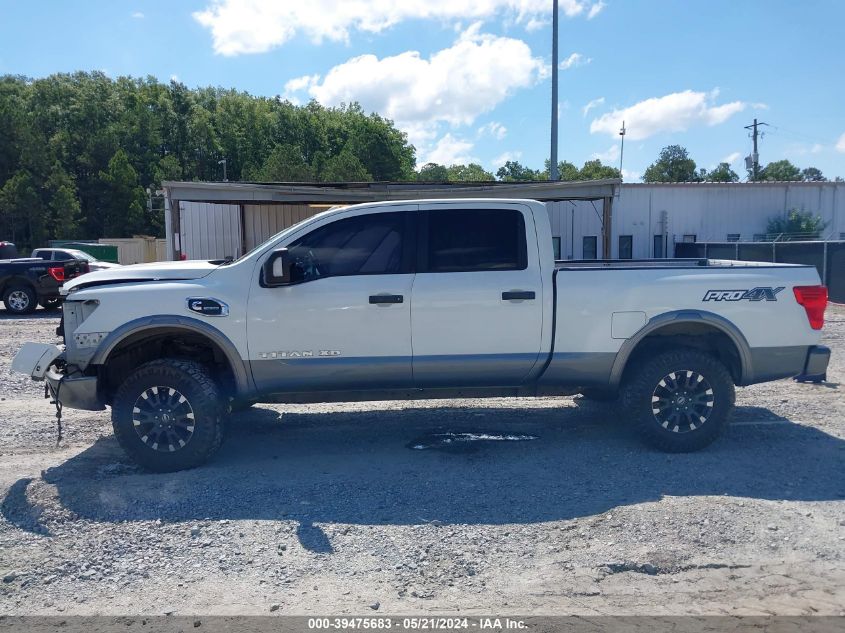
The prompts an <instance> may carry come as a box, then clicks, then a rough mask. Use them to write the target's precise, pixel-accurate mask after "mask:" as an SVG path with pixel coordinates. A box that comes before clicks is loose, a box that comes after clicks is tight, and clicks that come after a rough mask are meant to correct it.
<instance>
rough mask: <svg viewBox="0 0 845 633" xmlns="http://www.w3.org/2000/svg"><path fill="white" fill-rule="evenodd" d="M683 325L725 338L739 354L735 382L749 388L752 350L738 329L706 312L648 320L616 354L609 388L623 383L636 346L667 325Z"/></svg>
mask: <svg viewBox="0 0 845 633" xmlns="http://www.w3.org/2000/svg"><path fill="white" fill-rule="evenodd" d="M683 323H695V324H699V325H701V324H704V325H709V326H711V327H713V328H715V329H716V330H719V331H720V332H722V333H723V334H725V335H726V336H727V337H728V338H729V339H730V340H731V342H733V344H734V346H735V347H736V349H737V351H738V353H739V362H740V376H739V380H738V381H737V382H738V384H740V385H744V384H748V381H749V380H750V379H751V371H752V370H751V367H752V363H751V348H750V347H749V345H748V341H747V340H746V338H745V336H744V335H743V333H742V332H740V330H739V328H738V327H737V326H736V325H734V324H733V323H731V322H730V321H728V320H727V319H726V318H725V317H723V316H719V315H718V314H714V313H713V312H707V311H704V310H675V311H672V312H664V313H663V314H659V315H657V316H655V317H653V318H651V319H650V320H649V322H648V323H646V324H645V325H644V326H643V327H642V329H640V330H639V331H638V332H637V333H636V334H634V335H633V336H632V337H631V338H629V339H627V340H626V341H625V342H624V343H623V344H622V347H621V348H620V349H619V352H618V353H617V354H616V359H615V360H614V361H613V368H612V369H611V370H610V384H611V386H613V387H614V388H615V387H618V386H619V384H620V383H621V382H622V374H623V372H624V371H625V367H626V366H627V364H628V360H629V359H630V358H631V355H632V354H633V353H634V350H636V349H637V346H638V345H639V344H640V343H641V342H642V340H643V339H644V338H646V337H647V336H648V335H649V334H653V333H654V332H656V331H658V330H659V329H661V328H663V327H666V326H667V325H678V324H683Z"/></svg>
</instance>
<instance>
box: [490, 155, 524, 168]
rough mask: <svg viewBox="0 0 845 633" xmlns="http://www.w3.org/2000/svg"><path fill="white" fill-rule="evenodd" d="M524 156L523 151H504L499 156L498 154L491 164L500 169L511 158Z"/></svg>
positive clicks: (515, 158) (517, 158)
mask: <svg viewBox="0 0 845 633" xmlns="http://www.w3.org/2000/svg"><path fill="white" fill-rule="evenodd" d="M521 157H522V152H519V151H516V152H503V153H502V154H500V155H499V156H496V158H494V159H493V160H492V161H490V164H491V165H492V166H493V168H494V169H498V168H499V167H501V166H502V165H504V164H505V163H506V162H508V161H509V160H519V159H520V158H521Z"/></svg>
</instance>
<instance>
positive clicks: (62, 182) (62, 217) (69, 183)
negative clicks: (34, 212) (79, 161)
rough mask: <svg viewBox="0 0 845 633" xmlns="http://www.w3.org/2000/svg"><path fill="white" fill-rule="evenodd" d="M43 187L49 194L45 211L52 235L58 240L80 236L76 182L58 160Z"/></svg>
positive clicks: (79, 212)
mask: <svg viewBox="0 0 845 633" xmlns="http://www.w3.org/2000/svg"><path fill="white" fill-rule="evenodd" d="M45 189H46V191H47V192H49V196H50V198H49V201H48V203H47V211H48V217H49V226H50V228H51V234H52V236H53V237H54V238H56V239H60V240H67V239H72V238H77V237H80V236H79V226H80V219H81V218H80V215H81V208H80V205H79V197H78V195H77V191H76V183H74V182H73V179H72V178H71V177H70V176H69V175H68V174H67V172H66V171H65V170H64V169H63V168H62V166H61V165H60V164H59V163H58V162H57V163H56V164H55V165H53V172H52V173H51V174H50V178H49V179H48V180H47V183H46V187H45Z"/></svg>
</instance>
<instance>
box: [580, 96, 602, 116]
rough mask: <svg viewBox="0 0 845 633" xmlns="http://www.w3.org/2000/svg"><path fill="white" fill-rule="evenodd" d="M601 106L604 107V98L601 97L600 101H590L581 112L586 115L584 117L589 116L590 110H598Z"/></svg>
mask: <svg viewBox="0 0 845 633" xmlns="http://www.w3.org/2000/svg"><path fill="white" fill-rule="evenodd" d="M601 105H604V97H599V98H598V99H593V100H592V101H589V102H588V103H587V105H585V106H584V107H583V108H581V112H583V113H584V116H587V115H588V114H589V113H590V110H592V109H594V108H598V107H599V106H601Z"/></svg>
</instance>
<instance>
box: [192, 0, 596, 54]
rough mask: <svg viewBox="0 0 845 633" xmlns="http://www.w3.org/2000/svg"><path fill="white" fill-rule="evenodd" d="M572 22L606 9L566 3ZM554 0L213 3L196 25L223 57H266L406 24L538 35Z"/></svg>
mask: <svg viewBox="0 0 845 633" xmlns="http://www.w3.org/2000/svg"><path fill="white" fill-rule="evenodd" d="M560 4H561V11H562V12H563V14H564V15H565V16H566V17H569V18H574V17H576V16H581V15H586V17H587V18H588V19H589V18H593V17H595V15H596V14H598V13H599V12H600V11H601V10H602V9H603V8H604V3H603V2H602V1H601V0H599V1H597V2H596V1H593V0H563V1H562V2H561V3H560ZM551 6H552V3H551V2H548V0H463V1H456V0H402V1H401V2H397V1H396V0H310V1H309V2H291V1H283V0H209V3H208V4H207V5H206V7H205V8H204V9H203V10H201V11H196V12H194V13H193V17H194V19H195V20H196V21H197V22H199V24H201V25H202V26H204V27H205V28H206V29H208V30H209V31H210V32H211V36H212V40H213V44H214V51H215V52H216V53H218V54H220V55H241V54H244V53H263V52H266V51H269V50H270V49H272V48H275V47H277V46H281V45H282V44H284V43H285V42H287V41H288V40H290V39H291V38H293V37H294V36H296V35H297V34H299V33H302V34H304V35H305V36H306V37H308V38H310V39H311V40H313V41H315V42H321V41H323V40H332V41H348V40H349V38H350V33H351V32H352V31H359V32H365V33H379V32H381V31H383V30H385V29H388V28H390V27H392V26H394V25H396V24H398V23H400V22H403V21H406V20H414V19H426V20H441V21H443V20H449V21H454V20H462V19H463V20H483V19H488V18H492V17H494V16H501V15H502V14H505V17H507V18H510V19H512V20H514V21H516V22H517V23H518V24H522V25H525V27H526V28H530V29H537V28H539V27H540V26H541V25H542V23H543V22H544V21H546V20H547V19H548V17H549V14H550V13H551Z"/></svg>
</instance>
